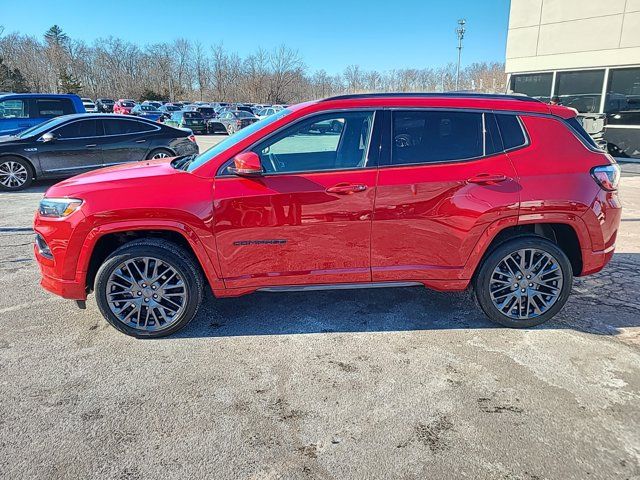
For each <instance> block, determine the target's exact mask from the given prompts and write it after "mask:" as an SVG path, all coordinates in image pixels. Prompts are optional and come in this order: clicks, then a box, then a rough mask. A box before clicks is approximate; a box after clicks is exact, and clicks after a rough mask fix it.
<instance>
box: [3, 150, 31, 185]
mask: <svg viewBox="0 0 640 480" xmlns="http://www.w3.org/2000/svg"><path fill="white" fill-rule="evenodd" d="M31 182H33V167H31V164H30V163H29V162H27V161H26V160H23V159H22V158H18V157H2V158H0V190H23V189H25V188H28V187H29V186H30V185H31Z"/></svg>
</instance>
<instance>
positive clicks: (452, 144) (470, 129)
mask: <svg viewBox="0 0 640 480" xmlns="http://www.w3.org/2000/svg"><path fill="white" fill-rule="evenodd" d="M392 123H393V127H392V131H393V137H392V146H391V149H392V151H391V163H392V165H410V164H426V163H434V162H445V161H453V160H464V159H470V158H477V157H481V156H482V155H484V136H483V121H482V113H473V112H451V111H419V110H407V111H394V112H393V117H392Z"/></svg>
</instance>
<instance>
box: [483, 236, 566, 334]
mask: <svg viewBox="0 0 640 480" xmlns="http://www.w3.org/2000/svg"><path fill="white" fill-rule="evenodd" d="M572 283H573V272H572V269H571V264H570V262H569V259H568V258H567V256H566V255H565V253H564V252H563V251H562V250H561V249H560V248H559V247H558V246H557V245H556V244H555V243H553V242H551V241H549V240H547V239H545V238H542V237H533V236H532V237H519V238H515V239H513V240H509V241H507V242H505V243H503V244H501V245H500V246H498V247H497V248H496V249H495V250H494V251H493V252H491V253H490V254H489V255H488V256H487V257H486V258H485V259H484V261H483V262H482V264H481V265H480V269H479V271H478V274H477V275H476V277H475V281H474V288H475V292H476V297H477V299H478V303H479V304H480V307H481V308H482V310H483V311H484V313H485V314H486V315H487V316H488V317H489V318H490V319H491V320H493V321H494V322H497V323H499V324H501V325H504V326H507V327H516V328H517V327H532V326H535V325H540V324H541V323H544V322H546V321H547V320H549V319H550V318H552V317H553V316H554V315H555V314H556V313H558V312H559V311H560V309H561V308H562V307H563V306H564V304H565V303H566V301H567V299H568V298H569V294H570V292H571V285H572Z"/></svg>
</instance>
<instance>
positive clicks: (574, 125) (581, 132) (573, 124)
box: [565, 117, 598, 149]
mask: <svg viewBox="0 0 640 480" xmlns="http://www.w3.org/2000/svg"><path fill="white" fill-rule="evenodd" d="M565 123H566V124H567V125H569V127H570V128H571V129H572V130H573V131H574V133H576V134H577V135H578V137H579V138H580V140H581V141H582V142H583V143H586V144H587V146H588V147H591V148H595V149H598V145H596V142H595V141H594V140H593V138H591V135H589V134H588V133H587V131H586V130H585V129H584V127H583V126H582V124H581V123H580V122H579V121H578V119H577V118H576V117H572V118H568V119H566V120H565Z"/></svg>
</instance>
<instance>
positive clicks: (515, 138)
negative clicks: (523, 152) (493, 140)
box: [496, 114, 527, 150]
mask: <svg viewBox="0 0 640 480" xmlns="http://www.w3.org/2000/svg"><path fill="white" fill-rule="evenodd" d="M496 120H497V121H498V127H500V136H501V138H502V144H503V145H504V149H505V150H510V149H512V148H517V147H521V146H522V145H525V144H526V143H527V139H526V137H525V136H524V132H523V131H522V126H521V125H520V121H519V120H518V117H517V116H516V115H505V114H496Z"/></svg>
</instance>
